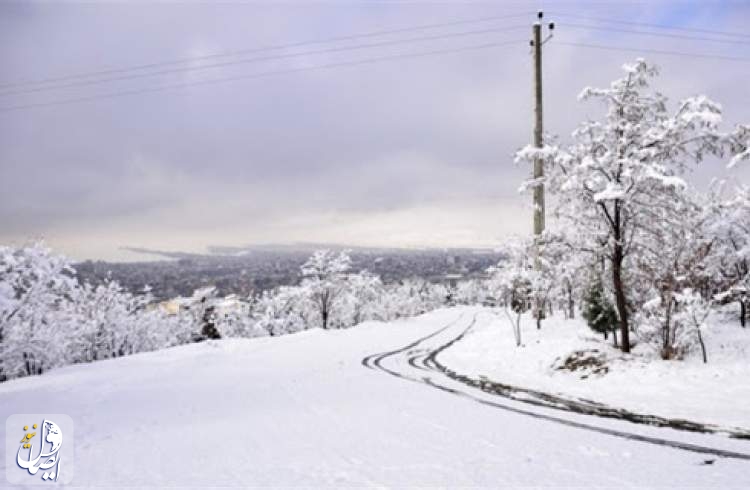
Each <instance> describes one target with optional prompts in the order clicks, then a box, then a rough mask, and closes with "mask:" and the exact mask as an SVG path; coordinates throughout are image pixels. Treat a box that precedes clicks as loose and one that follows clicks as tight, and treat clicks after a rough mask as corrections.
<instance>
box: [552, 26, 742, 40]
mask: <svg viewBox="0 0 750 490" xmlns="http://www.w3.org/2000/svg"><path fill="white" fill-rule="evenodd" d="M558 25H559V26H561V27H563V28H566V27H572V28H574V29H587V30H592V31H604V32H619V33H624V34H636V35H643V36H655V37H666V38H672V39H686V40H690V41H707V42H714V43H722V44H750V39H747V40H744V39H716V38H712V37H702V36H688V35H684V34H674V33H669V32H649V31H637V30H633V29H620V28H617V27H603V26H596V25H590V24H573V23H568V22H564V23H562V22H560V23H558Z"/></svg>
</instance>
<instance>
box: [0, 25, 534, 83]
mask: <svg viewBox="0 0 750 490" xmlns="http://www.w3.org/2000/svg"><path fill="white" fill-rule="evenodd" d="M529 15H533V12H524V13H517V14H508V15H498V16H492V17H480V18H476V19H465V20H457V21H450V22H440V23H433V24H421V25H417V26H411V27H403V28H397V29H383V30H378V31H370V32H365V33H360V34H348V35H343V36H334V37H329V38H322V39H313V40H307V41H299V42H294V43H289V44H276V45H270V46H261V47H257V48H247V49H240V50H234V51H226V52H223V53H214V54H208V55H201V56H191V57H185V58H178V59H174V60H167V61H160V62H154V63H146V64H140V65H131V66H127V67H120V68H111V69H106V70H98V71H89V72H83V73H77V74H72V75H64V76H57V77H48V78H42V79H37V80H27V81H20V82H12V83H4V84H0V89H3V88H10V87H17V86H22V85H27V86H28V85H40V84H47V83H53V82H62V81H67V80H72V79H76V78H91V77H96V76H101V75H111V74H115V73H124V72H128V71H137V70H147V69H152V68H160V67H163V66H171V65H179V64H183V63H192V62H196V61H203V60H209V59H216V58H224V57H231V56H239V55H245V54H252V53H261V52H265V51H275V50H283V49H291V48H299V47H303V46H308V45H313V44H327V43H335V42H341V41H351V40H354V39H362V38H369V37H379V36H385V35H389V34H403V33H406V32H413V31H420V30H428V29H437V28H440V27H451V26H457V25H465V24H476V23H482V22H492V21H496V20H507V19H516V18H521V17H527V16H529Z"/></svg>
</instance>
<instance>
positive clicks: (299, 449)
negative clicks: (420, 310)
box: [0, 308, 750, 488]
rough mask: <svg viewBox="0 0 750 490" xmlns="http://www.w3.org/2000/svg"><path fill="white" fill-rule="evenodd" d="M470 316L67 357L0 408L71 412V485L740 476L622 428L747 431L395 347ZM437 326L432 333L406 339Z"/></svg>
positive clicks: (560, 482)
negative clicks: (506, 393)
mask: <svg viewBox="0 0 750 490" xmlns="http://www.w3.org/2000/svg"><path fill="white" fill-rule="evenodd" d="M482 318H489V317H488V316H487V315H486V314H485V313H484V312H483V311H482V310H481V309H478V308H453V309H444V310H439V311H436V312H433V313H430V314H427V315H423V316H421V317H418V318H416V319H410V320H402V321H396V322H391V323H389V324H379V323H368V324H364V325H362V326H359V327H356V328H352V329H348V330H341V331H321V330H310V331H305V332H302V333H299V334H294V335H288V336H283V337H277V338H257V339H241V340H221V341H211V342H205V343H201V344H192V345H186V346H182V347H176V348H171V349H167V350H162V351H158V352H152V353H144V354H138V355H134V356H131V357H127V358H121V359H116V360H111V361H102V362H97V363H93V364H87V365H76V366H68V367H65V368H60V369H57V370H54V371H52V372H50V373H47V374H45V375H43V376H39V377H32V378H24V379H18V380H13V381H10V382H7V383H3V384H2V385H0V416H2V417H3V418H6V417H8V416H9V415H11V414H14V413H38V412H39V411H40V410H43V411H49V413H65V414H68V415H70V416H71V417H72V419H73V421H74V424H75V432H76V444H75V477H74V480H73V483H74V484H75V485H80V486H103V487H107V486H126V485H127V486H131V487H145V486H155V487H156V486H167V485H169V486H191V487H207V486H211V487H216V486H224V485H236V486H264V485H274V486H300V485H304V486H306V487H320V486H336V487H342V486H369V487H382V486H389V487H390V486H400V487H414V486H459V485H462V486H467V485H469V486H475V485H482V486H488V487H498V486H507V485H513V486H523V485H537V486H541V485H556V486H610V487H623V486H636V485H637V486H650V487H653V486H672V487H686V486H712V487H723V488H727V487H736V488H747V487H748V486H750V456H748V459H742V458H741V457H740V458H738V457H727V458H724V457H720V456H715V455H712V454H701V453H699V452H695V451H690V450H682V449H676V448H674V447H665V446H663V445H659V444H658V443H654V442H653V441H652V442H644V441H639V440H633V439H632V438H630V437H629V436H628V434H627V433H626V432H628V431H629V432H632V433H634V434H642V435H649V436H658V437H661V438H665V439H673V440H680V441H683V442H689V443H691V444H700V445H703V446H719V445H721V446H722V447H724V448H726V449H730V450H732V451H735V452H741V453H745V454H748V455H750V443H748V442H747V441H736V440H729V439H728V438H726V437H720V436H715V435H704V434H693V433H684V432H678V431H674V430H671V429H656V428H653V427H645V426H638V425H635V424H629V423H626V422H621V421H615V420H606V419H597V418H595V417H586V416H581V415H576V414H566V413H565V412H559V411H555V410H550V409H541V408H539V409H536V408H534V407H529V406H528V405H526V404H523V403H520V402H513V401H510V400H502V399H499V400H496V401H492V400H491V396H490V395H487V394H482V393H476V394H472V393H461V392H460V391H455V390H460V389H461V386H460V384H458V383H455V382H453V383H452V384H451V380H448V379H443V378H441V377H440V374H439V373H434V372H432V371H429V370H426V369H423V368H420V367H419V366H418V365H417V364H415V365H412V364H409V363H408V362H407V360H406V358H404V357H399V356H398V355H396V354H398V353H403V354H404V355H407V354H408V355H416V354H418V353H419V352H420V350H421V349H427V350H428V351H429V349H431V348H434V347H435V346H436V345H440V344H442V343H444V342H445V341H446V340H448V339H450V338H451V337H453V336H455V335H456V334H457V333H459V332H460V331H461V330H463V329H465V328H466V327H467V326H468V325H470V324H471V322H472V321H474V320H475V319H476V321H477V325H478V326H480V327H481V322H483V321H484V320H482ZM446 325H448V326H449V327H448V329H446V330H440V331H439V332H438V333H437V334H436V335H435V336H434V337H430V338H429V339H425V341H424V342H432V344H430V345H427V344H425V343H424V342H423V343H421V344H420V343H414V341H416V340H417V339H419V338H422V337H425V336H427V335H429V334H432V333H434V332H436V331H438V330H439V329H440V328H442V327H443V326H446ZM496 326H498V325H496ZM485 333H486V337H485V338H486V340H487V341H488V342H489V341H490V340H491V339H492V338H494V337H492V335H494V334H497V335H496V337H497V338H498V339H504V338H506V337H509V336H510V332H508V331H507V330H506V329H502V330H498V331H496V330H495V327H492V326H491V324H490V323H487V328H486V329H485V328H479V329H478V330H477V333H476V335H474V336H473V340H470V339H467V342H469V341H471V342H473V343H474V344H473V345H474V346H473V347H472V349H471V350H472V351H476V350H477V346H476V344H475V343H476V342H477V340H478V339H480V338H481V337H480V336H482V335H485ZM529 339H531V337H530V336H529ZM412 343H413V345H412ZM527 344H530V342H529V340H527ZM407 345H411V346H410V347H409V348H407V349H403V347H405V346H407ZM467 345H469V346H472V344H467ZM501 345H502V344H501ZM488 347H489V346H488ZM387 351H391V352H392V354H389V355H388V356H379V357H376V358H374V359H375V360H374V361H373V362H372V363H370V364H368V363H365V364H368V366H369V367H370V369H367V368H366V367H367V366H363V362H362V360H363V358H365V357H366V356H368V355H370V354H373V353H378V352H387ZM449 351H450V349H449ZM449 351H446V353H445V356H446V360H447V358H448V352H449ZM455 352H458V350H456V351H455ZM503 352H506V351H503ZM451 357H452V358H453V360H456V355H454V354H451ZM371 359H373V358H371ZM476 359H479V358H478V357H477V358H476ZM375 365H378V366H381V369H375V368H374V366H375ZM389 372H390V373H391V374H394V375H389ZM400 376H403V377H400ZM428 382H429V383H432V384H434V385H436V386H439V387H443V389H436V388H435V386H430V385H429V384H427V383H428ZM448 389H450V390H454V392H449V391H446V390H448ZM457 395H458V396H457ZM482 400H484V401H483V402H481V403H477V401H482ZM744 400H745V401H746V400H747V398H744ZM736 403H738V404H739V403H742V400H736ZM529 410H532V411H529ZM568 422H570V423H568ZM597 426H598V427H603V428H606V429H608V430H609V433H605V432H603V431H602V430H600V429H598V428H597ZM615 429H616V430H617V431H625V432H622V433H617V432H615ZM0 431H2V434H0V435H1V436H2V437H3V438H4V437H5V424H0ZM3 456H4V455H3ZM63 457H65V456H63ZM4 462H5V457H2V458H0V464H5V463H4ZM708 462H710V464H709V463H708ZM10 469H11V470H15V469H16V468H10ZM2 470H3V471H5V470H6V468H2Z"/></svg>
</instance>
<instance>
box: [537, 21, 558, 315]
mask: <svg viewBox="0 0 750 490" xmlns="http://www.w3.org/2000/svg"><path fill="white" fill-rule="evenodd" d="M543 17H544V13H543V12H542V11H541V10H540V11H539V12H538V13H537V21H536V22H534V26H533V27H532V31H531V33H532V40H531V49H532V50H533V53H534V146H535V147H536V148H542V146H543V145H544V142H543V133H544V117H543V116H544V112H543V103H542V45H543V44H544V43H546V42H547V41H548V40H549V39H550V38H551V37H552V31H553V30H554V29H555V24H554V22H550V23H549V24H548V28H549V35H548V36H547V38H546V39H542V18H543ZM542 179H544V162H543V161H542V160H541V158H537V159H535V160H534V181H535V185H534V268H535V269H536V270H537V271H540V270H541V268H542V265H541V260H540V258H539V240H540V238H541V235H542V233H543V232H544V217H545V213H544V183H543V181H542ZM534 310H535V311H534V317H535V318H536V326H537V328H541V326H542V318H544V302H543V300H542V299H538V300H537V301H536V305H535V306H534Z"/></svg>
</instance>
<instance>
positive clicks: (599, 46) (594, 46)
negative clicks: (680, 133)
mask: <svg viewBox="0 0 750 490" xmlns="http://www.w3.org/2000/svg"><path fill="white" fill-rule="evenodd" d="M555 44H557V45H562V46H576V47H581V48H592V49H601V50H607V51H623V52H630V53H654V54H666V55H671V56H686V57H689V58H706V59H716V60H725V61H739V62H744V63H748V62H750V58H742V57H738V56H722V55H715V54H702V53H688V52H685V51H670V50H666V49H650V48H628V47H625V46H609V45H604V44H588V43H579V42H566V41H557V42H556V43H555Z"/></svg>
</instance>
